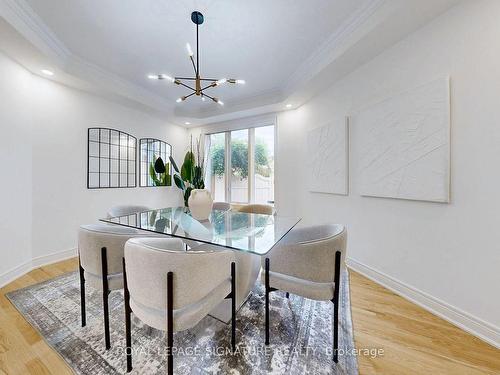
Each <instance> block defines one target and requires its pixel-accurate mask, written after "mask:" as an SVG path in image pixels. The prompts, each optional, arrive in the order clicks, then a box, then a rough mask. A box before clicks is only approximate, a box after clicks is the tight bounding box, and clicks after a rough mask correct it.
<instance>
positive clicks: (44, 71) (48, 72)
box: [41, 69, 54, 76]
mask: <svg viewBox="0 0 500 375" xmlns="http://www.w3.org/2000/svg"><path fill="white" fill-rule="evenodd" d="M41 72H42V73H43V74H45V75H46V76H53V75H54V72H52V71H50V70H47V69H42V70H41Z"/></svg>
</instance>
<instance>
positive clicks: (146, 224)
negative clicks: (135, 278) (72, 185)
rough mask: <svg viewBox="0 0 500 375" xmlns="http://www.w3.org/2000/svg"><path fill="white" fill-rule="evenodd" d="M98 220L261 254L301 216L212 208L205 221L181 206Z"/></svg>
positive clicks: (272, 245) (278, 239)
mask: <svg viewBox="0 0 500 375" xmlns="http://www.w3.org/2000/svg"><path fill="white" fill-rule="evenodd" d="M101 221H103V222H106V223H111V224H117V225H122V226H126V227H130V228H135V229H141V230H145V231H149V232H154V233H161V234H166V235H169V236H172V237H179V238H184V239H189V240H193V241H197V242H202V243H206V244H212V245H217V246H222V247H227V248H231V249H234V250H240V251H246V252H250V253H254V254H258V255H264V254H266V253H267V252H269V250H271V249H272V248H273V247H274V245H276V244H277V243H278V242H279V241H280V240H281V239H282V238H283V237H284V236H285V235H286V234H287V233H288V232H289V231H290V230H291V229H292V228H293V227H294V226H295V225H296V224H297V223H298V222H299V221H300V218H294V217H285V216H278V215H261V214H250V213H243V212H237V211H231V210H230V211H219V210H212V212H211V214H210V217H209V218H208V220H206V221H199V220H196V219H194V218H193V217H192V216H191V214H190V213H189V210H187V209H186V208H184V207H169V208H161V209H154V210H150V211H145V212H138V213H134V214H131V215H125V216H118V217H113V218H106V219H101Z"/></svg>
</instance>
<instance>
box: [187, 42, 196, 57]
mask: <svg viewBox="0 0 500 375" xmlns="http://www.w3.org/2000/svg"><path fill="white" fill-rule="evenodd" d="M186 49H187V51H188V54H189V56H193V55H194V53H193V50H192V49H191V44H189V43H186Z"/></svg>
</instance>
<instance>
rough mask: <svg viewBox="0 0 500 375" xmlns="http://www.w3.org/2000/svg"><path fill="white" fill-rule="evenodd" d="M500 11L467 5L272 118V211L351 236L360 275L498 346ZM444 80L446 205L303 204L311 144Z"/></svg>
mask: <svg viewBox="0 0 500 375" xmlns="http://www.w3.org/2000/svg"><path fill="white" fill-rule="evenodd" d="M499 40H500V1H495V0H491V1H467V2H464V3H462V4H461V5H459V6H457V7H455V8H452V9H451V10H450V11H448V12H447V13H445V14H444V15H442V16H440V17H439V18H437V19H435V20H434V21H433V22H431V23H430V24H428V25H426V26H425V27H424V28H422V29H421V30H418V31H417V32H415V33H414V34H412V35H410V36H409V37H408V38H406V39H405V40H403V41H401V42H400V43H398V44H397V45H395V46H393V47H392V48H390V49H389V50H387V51H385V52H384V53H382V54H381V55H379V56H378V57H377V58H375V59H374V60H372V61H371V62H369V63H367V64H366V65H364V66H363V67H361V68H360V69H358V70H357V71H355V72H354V73H352V74H350V75H349V76H347V77H346V78H344V79H343V80H342V81H340V82H338V83H337V84H335V85H334V86H333V87H331V88H329V89H328V90H327V91H325V92H323V93H322V94H320V95H318V96H317V97H315V98H314V99H312V100H311V101H310V102H308V103H307V104H305V105H303V106H302V107H300V108H298V109H297V110H294V111H288V112H282V113H281V114H279V115H278V124H277V126H278V150H277V163H278V167H277V170H276V172H277V175H276V180H277V184H276V186H277V191H276V202H277V209H278V212H280V213H282V214H297V215H300V216H302V217H303V218H304V222H305V223H322V222H338V223H345V224H347V226H348V228H349V257H350V258H351V259H352V264H353V266H354V267H355V268H357V269H359V270H361V271H363V272H365V273H366V274H369V275H370V276H371V277H373V278H376V279H377V280H378V281H380V282H384V283H386V284H387V285H389V286H391V287H393V288H394V289H396V290H398V291H399V292H401V293H403V294H406V295H407V296H408V297H410V298H413V299H414V300H416V301H417V302H419V303H421V304H423V305H426V307H427V308H430V309H433V310H434V311H435V312H437V313H439V314H442V315H443V316H446V317H447V318H448V319H450V320H453V321H454V322H455V323H457V324H460V325H462V326H464V327H465V328H466V329H468V330H470V331H474V333H475V334H477V335H479V336H482V337H483V338H484V339H486V340H488V341H490V342H492V343H494V344H496V345H497V346H500V328H499V327H500V298H499V296H500V230H499V225H500V220H499V217H500V216H499V208H500V195H499V186H500V126H499V121H500V105H499V103H500V50H499V48H498V42H499ZM447 75H450V76H451V111H452V113H451V115H452V131H451V133H452V170H451V175H452V180H451V188H452V195H451V199H452V201H451V203H450V204H436V203H425V202H412V201H403V200H393V199H381V198H366V197H361V196H359V194H358V192H357V188H358V180H359V178H358V175H357V172H356V169H357V162H356V157H355V156H356V155H357V153H358V152H359V151H360V150H358V149H357V144H356V132H359V131H363V129H351V132H352V137H351V194H350V196H349V197H343V196H335V195H327V194H314V193H309V192H308V191H307V188H306V184H305V183H304V181H303V178H300V177H299V176H306V175H307V174H306V172H305V165H304V159H305V151H306V133H307V131H308V130H310V129H312V128H314V127H317V126H321V125H324V124H325V123H326V122H328V121H329V120H330V119H332V118H338V119H342V118H343V117H344V116H345V115H349V114H351V113H353V112H355V111H356V109H358V108H360V107H362V106H364V105H367V104H369V103H371V102H374V101H377V100H380V99H383V98H385V97H387V96H390V95H392V94H394V93H398V92H402V91H404V90H406V89H408V88H412V87H415V86H418V85H419V84H422V83H427V82H430V81H432V80H433V79H436V78H441V77H445V76H447Z"/></svg>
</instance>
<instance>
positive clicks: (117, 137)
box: [87, 128, 137, 189]
mask: <svg viewBox="0 0 500 375" xmlns="http://www.w3.org/2000/svg"><path fill="white" fill-rule="evenodd" d="M87 153H88V161H87V171H88V173H87V188H88V189H102V188H133V187H136V186H137V179H136V172H137V165H136V154H137V138H135V137H134V136H132V135H130V134H127V133H125V132H122V131H120V130H115V129H110V128H89V129H88V149H87Z"/></svg>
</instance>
